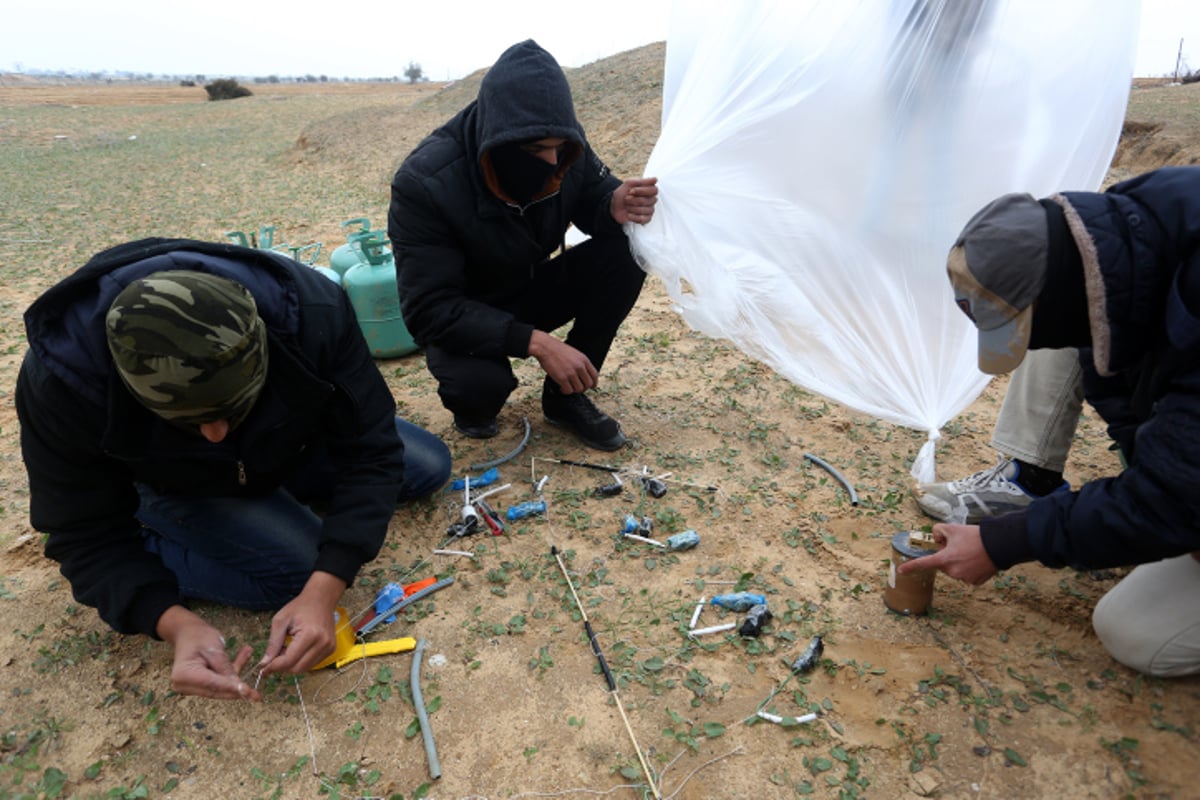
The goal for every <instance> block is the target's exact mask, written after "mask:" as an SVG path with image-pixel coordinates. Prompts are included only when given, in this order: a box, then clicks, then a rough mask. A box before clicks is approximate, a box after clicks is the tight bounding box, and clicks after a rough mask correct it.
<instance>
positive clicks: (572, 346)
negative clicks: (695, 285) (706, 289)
mask: <svg viewBox="0 0 1200 800" xmlns="http://www.w3.org/2000/svg"><path fill="white" fill-rule="evenodd" d="M657 195H658V188H657V186H656V181H655V179H654V178H641V179H632V180H626V181H624V182H622V181H621V180H619V179H617V178H616V177H614V176H613V175H612V174H611V173H610V172H609V169H608V167H606V166H605V165H604V164H603V163H602V162H601V161H600V159H599V158H598V157H597V156H596V154H595V153H594V152H592V149H591V147H590V146H589V145H588V142H587V139H586V137H585V136H584V132H583V128H582V127H581V126H580V124H579V122H578V121H577V120H576V118H575V107H574V103H573V101H572V98H571V89H570V85H569V84H568V83H567V79H566V76H565V75H564V74H563V71H562V68H561V67H560V66H559V65H558V63H557V62H556V61H555V60H554V57H553V56H551V55H550V54H549V53H548V52H546V51H545V50H543V49H542V48H541V47H539V46H538V44H537V43H536V42H534V41H533V40H527V41H524V42H521V43H520V44H516V45H513V46H512V47H510V48H509V49H508V50H506V51H505V52H504V53H503V54H502V55H501V56H500V58H499V60H497V62H496V64H495V65H494V66H493V67H492V68H491V69H490V70H489V71H488V73H487V75H486V76H485V77H484V78H483V82H482V83H481V85H480V87H479V95H478V97H477V99H476V100H475V101H474V102H472V103H471V104H470V105H468V106H467V107H466V108H465V109H463V110H462V111H461V112H459V113H458V114H457V115H456V116H455V117H454V118H453V119H451V120H450V121H449V122H447V123H446V124H445V125H443V126H442V127H440V128H438V129H437V130H436V131H434V132H433V133H432V134H431V135H430V136H428V137H427V138H426V139H425V140H424V141H423V142H421V144H420V145H418V146H417V148H416V149H415V150H414V151H413V152H412V153H411V154H410V155H409V156H408V157H407V158H406V159H405V160H404V163H403V164H401V166H400V169H399V170H398V171H397V172H396V176H395V178H394V180H393V181H392V201H391V208H390V210H389V213H388V236H389V237H390V239H391V242H392V251H393V254H394V256H395V259H396V273H397V281H398V284H399V290H400V305H401V310H402V312H403V315H404V321H405V324H406V325H407V326H408V329H409V331H410V332H411V333H412V335H413V338H414V339H415V340H416V342H417V343H418V344H420V345H421V346H422V347H424V348H425V356H426V361H427V364H428V367H429V371H430V372H431V373H432V374H433V376H434V377H435V378H436V379H437V381H438V395H439V396H440V397H441V400H442V404H443V405H444V406H445V407H446V408H447V409H448V410H450V411H451V412H452V413H453V414H454V425H455V427H456V428H457V429H458V431H459V432H460V433H462V434H463V435H465V436H470V437H473V438H489V437H491V436H494V435H496V432H497V424H496V417H497V415H498V414H499V412H500V409H501V408H503V406H504V403H505V402H506V401H507V399H508V396H509V395H510V394H511V393H512V391H513V390H514V389H515V388H516V387H517V380H516V378H515V376H514V375H513V371H512V366H511V364H510V362H509V359H510V358H526V357H529V356H532V357H533V358H536V359H537V360H538V362H539V363H540V365H541V367H542V369H543V370H545V372H546V378H545V381H544V385H543V389H542V410H543V413H544V414H545V416H546V419H547V420H549V421H550V422H552V423H555V424H559V425H563V426H564V427H567V428H569V429H570V430H572V431H573V432H574V433H575V434H576V435H578V436H579V437H580V438H581V439H582V440H583V441H584V442H585V443H586V444H587V445H589V446H590V447H593V448H597V449H601V450H616V449H618V448H620V447H621V446H622V445H623V444H624V443H625V435H624V433H623V432H622V431H621V426H620V424H619V423H618V422H617V421H616V420H614V419H612V418H611V417H609V416H608V415H607V414H605V413H604V412H602V411H600V410H599V409H598V408H596V406H595V405H594V404H593V403H592V401H591V400H590V399H589V398H588V396H587V394H586V392H587V391H588V390H590V389H594V388H595V387H596V385H597V382H598V378H599V373H600V369H601V367H602V366H603V364H604V359H605V357H606V356H607V355H608V351H609V348H610V347H611V345H612V341H613V338H614V337H615V336H616V332H617V329H618V327H620V325H621V323H622V322H623V321H624V319H625V317H626V316H627V315H628V314H629V311H630V309H632V308H633V304H634V303H635V302H636V301H637V298H638V294H639V293H640V292H641V287H642V283H643V281H644V279H645V273H644V272H643V271H642V270H641V269H640V268H639V267H638V265H637V263H636V262H635V261H634V259H633V256H632V255H631V253H630V250H629V242H628V240H627V238H626V236H625V233H624V230H623V228H622V226H623V225H625V224H627V223H637V224H645V223H646V222H648V221H649V220H650V218H651V216H652V215H653V214H654V204H655V201H656V199H657ZM572 224H574V225H575V227H576V228H578V229H579V230H580V231H582V232H583V233H585V234H588V235H589V236H590V239H588V240H587V241H586V242H584V243H582V244H579V245H577V246H574V247H571V248H570V249H563V247H564V240H565V234H566V231H567V228H568V227H569V226H570V225H572ZM560 249H561V250H562V252H559V253H558V254H557V255H555V253H556V252H558V251H560ZM568 322H573V324H572V327H571V329H570V331H569V332H568V334H567V336H566V339H565V341H564V340H561V339H559V338H557V337H555V336H552V335H550V332H551V331H554V330H555V329H557V328H559V327H562V326H563V325H565V324H566V323H568Z"/></svg>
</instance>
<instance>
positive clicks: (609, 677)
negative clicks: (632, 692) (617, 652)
mask: <svg viewBox="0 0 1200 800" xmlns="http://www.w3.org/2000/svg"><path fill="white" fill-rule="evenodd" d="M550 460H552V459H550ZM550 554H551V555H552V556H554V560H555V561H557V562H558V568H559V569H560V570H562V574H563V577H564V578H566V579H567V588H568V589H570V590H571V597H573V598H575V607H576V608H578V609H579V614H580V616H582V617H583V629H584V631H586V632H587V636H588V641H589V642H590V643H591V646H592V654H593V655H594V656H596V660H597V661H599V662H600V671H601V672H603V673H604V680H605V682H606V683H607V684H608V691H609V692H611V693H612V696H613V700H614V701H615V702H616V704H617V711H620V712H621V721H622V722H624V723H625V732H626V733H628V734H629V741H631V742H633V751H634V752H635V753H637V757H638V762H639V763H640V764H641V765H642V773H643V774H644V775H645V776H646V780H647V781H648V782H649V784H650V791H651V792H653V793H654V800H662V794H661V793H660V792H659V791H658V785H657V784H656V783H655V782H654V775H653V774H652V773H651V772H650V767H649V766H648V765H647V764H646V758H645V756H643V755H642V748H640V747H638V743H637V737H636V736H634V735H633V728H632V727H630V725H629V717H627V716H625V706H624V705H622V704H621V696H620V695H619V694H617V682H616V681H615V680H613V674H612V670H610V669H609V668H608V662H607V661H605V660H604V653H603V652H601V650H600V645H599V644H598V643H597V642H596V632H595V631H594V630H592V623H591V622H590V621H589V620H588V615H587V612H586V611H584V610H583V603H581V602H579V595H578V594H576V593H575V584H574V583H572V582H571V575H570V573H568V572H567V567H566V565H565V564H563V561H562V556H560V555H559V554H558V548H557V547H555V546H553V545H551V547H550Z"/></svg>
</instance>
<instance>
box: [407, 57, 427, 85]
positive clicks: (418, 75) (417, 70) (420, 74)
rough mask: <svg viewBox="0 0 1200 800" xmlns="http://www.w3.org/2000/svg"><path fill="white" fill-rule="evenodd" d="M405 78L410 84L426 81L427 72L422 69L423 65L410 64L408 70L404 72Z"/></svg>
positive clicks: (412, 62)
mask: <svg viewBox="0 0 1200 800" xmlns="http://www.w3.org/2000/svg"><path fill="white" fill-rule="evenodd" d="M404 77H406V78H408V82H409V83H416V82H417V81H420V80H424V79H425V71H424V70H423V69H421V65H420V64H418V63H417V62H415V61H410V62H408V67H407V69H405V70H404Z"/></svg>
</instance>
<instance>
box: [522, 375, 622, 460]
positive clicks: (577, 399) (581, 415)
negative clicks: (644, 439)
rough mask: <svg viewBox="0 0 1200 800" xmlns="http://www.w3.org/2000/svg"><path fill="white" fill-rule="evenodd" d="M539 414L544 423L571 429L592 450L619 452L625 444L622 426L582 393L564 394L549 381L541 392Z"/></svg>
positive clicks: (556, 385)
mask: <svg viewBox="0 0 1200 800" xmlns="http://www.w3.org/2000/svg"><path fill="white" fill-rule="evenodd" d="M542 413H544V414H545V415H546V420H547V421H549V422H551V423H553V424H555V425H561V426H563V427H564V428H570V429H571V431H572V432H574V434H575V435H576V436H578V437H579V438H580V439H582V440H583V443H584V444H586V445H587V446H588V447H591V448H593V449H595V450H608V451H612V450H620V449H621V446H622V445H624V444H625V434H624V433H622V432H621V423H619V422H617V421H616V420H615V419H613V418H612V417H610V416H609V415H608V414H605V413H604V412H603V411H601V410H600V409H598V408H596V404H595V403H593V402H592V401H591V399H589V398H588V396H587V395H586V394H584V393H583V392H577V393H575V394H563V393H562V392H560V391H559V389H558V384H556V383H554V382H553V381H551V380H547V381H546V385H545V388H543V389H542Z"/></svg>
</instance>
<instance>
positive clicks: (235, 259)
mask: <svg viewBox="0 0 1200 800" xmlns="http://www.w3.org/2000/svg"><path fill="white" fill-rule="evenodd" d="M281 259H282V260H284V261H286V259H285V257H284V256H282V255H279V254H277V253H273V252H271V251H268V250H255V249H249V248H244V247H238V246H236V245H232V244H221V243H216V242H201V241H192V240H186V239H143V240H141V241H137V242H130V243H128V244H123V245H118V246H117V247H113V248H111V249H109V250H105V251H103V252H101V253H98V254H97V255H95V256H93V257H92V258H91V259H90V260H89V261H88V262H87V264H85V265H84V266H83V268H81V269H80V270H78V271H76V272H75V273H73V274H72V275H70V276H69V277H67V278H65V279H63V280H62V281H60V282H59V283H57V284H55V285H54V286H52V287H51V288H50V289H48V290H47V291H46V292H45V293H43V294H42V295H41V296H40V297H39V298H38V299H37V300H35V301H34V302H33V304H32V305H30V306H29V308H28V309H27V310H26V312H25V333H26V338H27V340H28V342H29V347H30V349H31V350H32V351H33V352H34V354H35V355H36V356H37V357H38V358H39V359H40V360H41V361H42V363H44V364H45V365H46V367H47V368H48V369H49V370H50V371H51V372H53V373H54V375H55V376H56V377H57V378H58V379H59V380H61V381H63V383H65V384H66V385H67V386H69V387H70V388H71V389H72V390H74V391H76V392H78V393H79V394H80V395H82V396H83V397H85V398H87V399H88V400H89V401H90V402H93V403H96V404H103V403H105V402H106V400H107V394H108V383H109V381H110V379H111V378H112V377H113V374H114V373H113V366H112V358H111V356H110V355H109V353H108V343H107V341H106V339H105V334H104V316H105V314H107V313H108V309H109V306H111V305H112V302H113V300H114V299H115V298H116V296H117V295H118V294H120V293H121V291H122V290H123V289H124V288H125V287H126V286H128V285H129V284H130V283H131V282H132V281H135V280H137V279H139V278H143V277H145V276H147V275H149V274H151V273H154V272H162V271H164V270H174V269H186V270H196V271H199V272H209V273H212V274H214V275H220V276H221V277H224V278H228V279H230V280H233V281H236V282H238V283H240V284H242V285H243V286H245V287H246V288H247V289H248V290H249V291H250V293H251V294H252V295H253V296H254V301H255V303H256V304H257V306H258V313H259V316H261V317H262V318H263V321H264V322H265V323H266V325H267V330H268V333H269V334H274V335H277V336H293V335H294V334H295V332H296V330H297V328H298V326H299V317H300V299H299V290H298V287H297V286H296V284H295V280H294V278H293V277H292V276H291V275H290V273H289V269H288V267H287V265H286V263H283V262H281Z"/></svg>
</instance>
